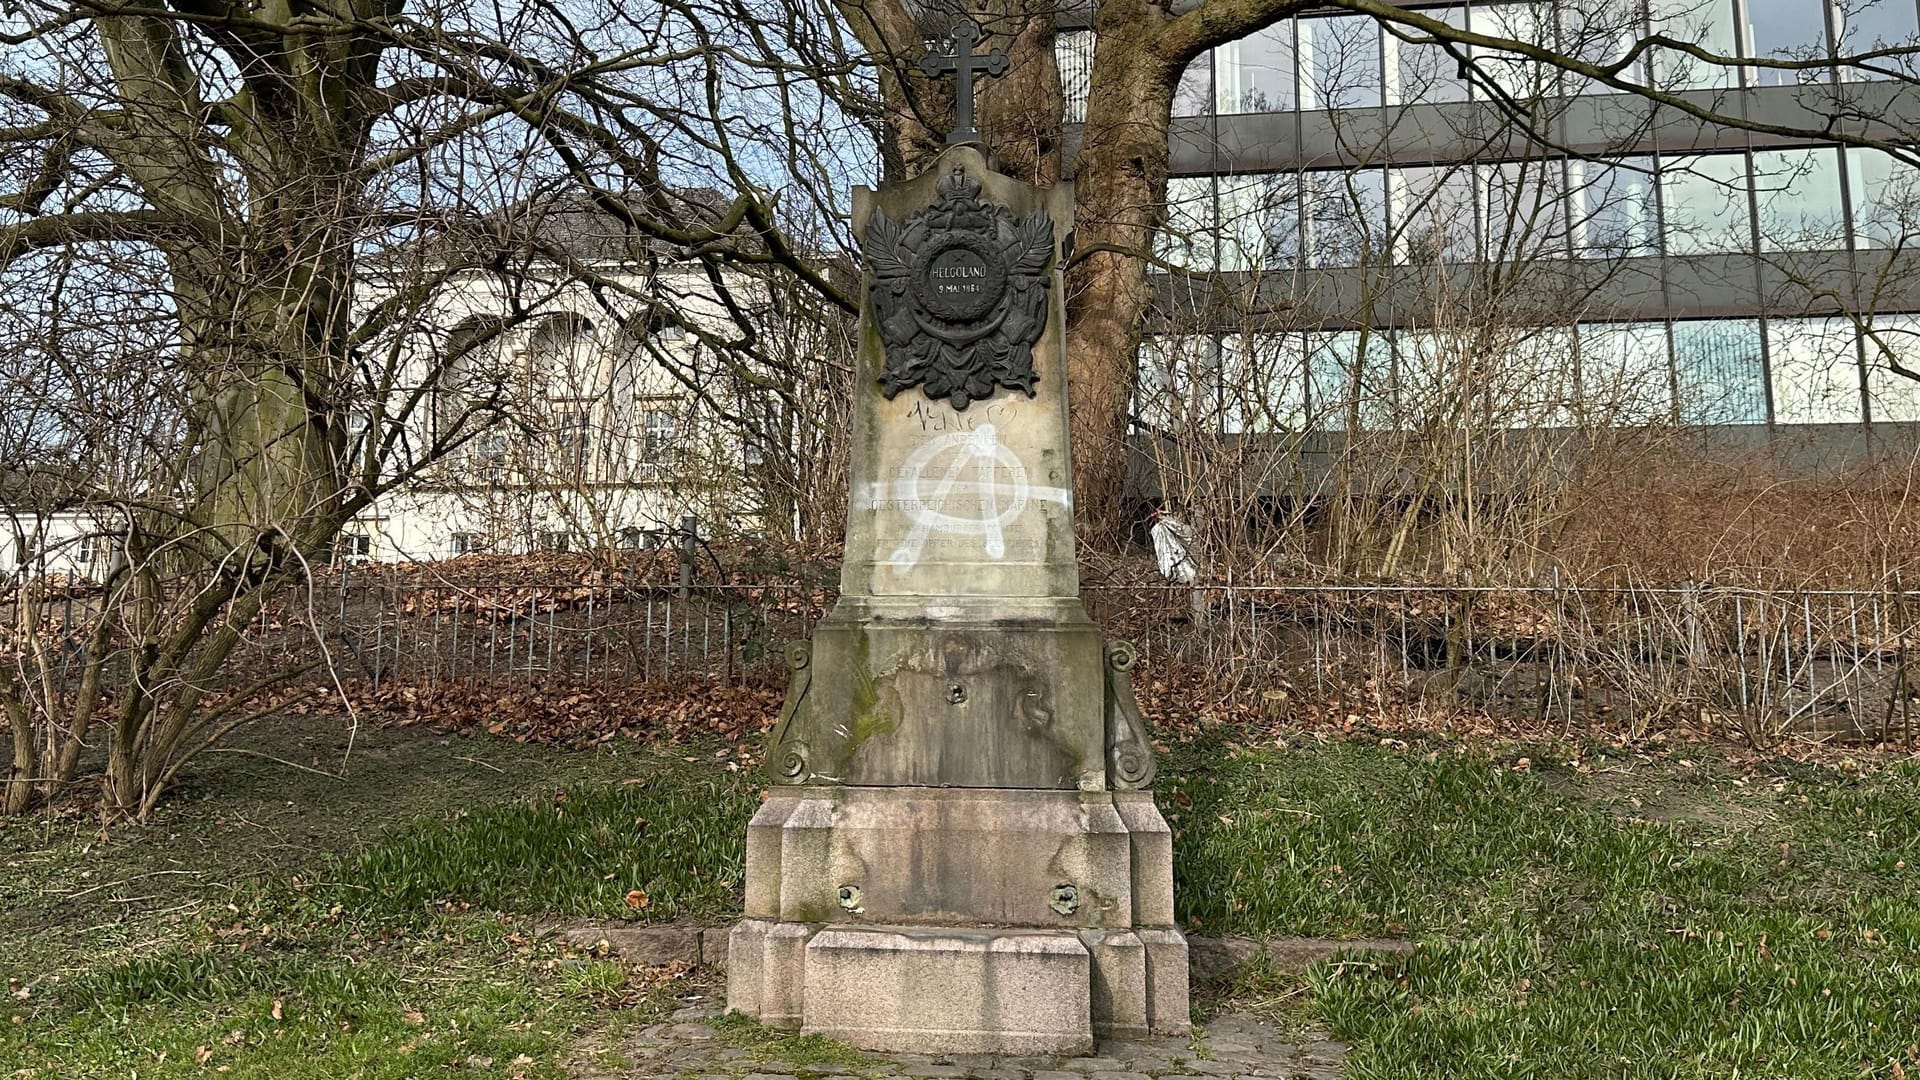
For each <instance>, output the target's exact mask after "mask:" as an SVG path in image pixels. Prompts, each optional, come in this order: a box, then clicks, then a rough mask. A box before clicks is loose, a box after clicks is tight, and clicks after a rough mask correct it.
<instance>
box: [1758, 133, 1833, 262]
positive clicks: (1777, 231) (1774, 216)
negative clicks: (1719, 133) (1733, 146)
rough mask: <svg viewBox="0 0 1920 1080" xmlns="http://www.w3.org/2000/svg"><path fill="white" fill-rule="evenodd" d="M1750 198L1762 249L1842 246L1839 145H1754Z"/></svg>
mask: <svg viewBox="0 0 1920 1080" xmlns="http://www.w3.org/2000/svg"><path fill="white" fill-rule="evenodd" d="M1753 199H1754V207H1755V212H1756V213H1757V214H1758V215H1759V216H1758V221H1759V225H1760V250H1762V251H1787V250H1820V249H1829V250H1844V249H1845V248H1846V246H1847V220H1846V215H1845V213H1844V212H1842V210H1841V205H1842V202H1843V200H1842V198H1841V192H1840V151H1839V150H1837V149H1835V148H1833V147H1815V148H1810V149H1801V150H1756V151H1754V153H1753Z"/></svg>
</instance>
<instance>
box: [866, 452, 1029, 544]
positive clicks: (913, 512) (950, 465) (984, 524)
mask: <svg viewBox="0 0 1920 1080" xmlns="http://www.w3.org/2000/svg"><path fill="white" fill-rule="evenodd" d="M942 466H944V469H942ZM930 473H932V474H935V475H938V477H939V479H937V480H934V481H933V482H932V484H931V490H929V489H928V487H929V485H928V475H929V474H930ZM1033 497H1034V489H1033V486H1032V485H1031V484H1030V483H1028V481H1027V468H1026V466H1025V465H1023V464H1021V461H1020V459H1019V457H1017V456H1016V455H1015V454H1014V452H1013V451H1012V450H1009V449H1008V448H1007V447H1006V446H1005V445H1003V444H1002V443H1001V442H1000V436H999V433H998V432H996V431H995V430H994V426H993V425H992V424H982V425H980V427H978V428H976V429H974V430H973V431H961V432H955V433H954V434H951V435H943V436H941V437H939V438H937V439H930V440H928V441H927V442H925V443H923V444H922V445H921V446H920V447H919V449H917V450H915V451H914V452H913V453H912V454H911V455H909V456H908V457H907V460H906V461H905V462H903V463H902V464H901V466H900V472H899V473H898V476H897V479H896V480H895V481H894V484H893V500H894V503H895V505H896V506H897V507H898V508H899V510H900V512H901V513H902V514H904V515H906V517H907V520H908V521H909V522H911V523H912V527H911V528H910V529H909V530H908V531H907V535H906V538H905V539H903V540H901V541H900V546H899V547H897V548H895V549H894V551H893V557H892V558H891V559H890V560H888V561H889V562H890V563H891V564H892V565H893V566H894V568H895V569H896V570H899V571H901V572H905V571H906V570H909V569H911V568H912V567H913V566H915V565H916V564H917V563H919V561H920V552H921V551H922V549H924V548H925V547H926V543H927V537H928V536H930V535H931V534H933V533H947V534H952V535H957V536H978V537H981V538H982V543H981V547H982V550H984V551H985V552H986V554H987V557H988V558H991V559H1000V558H1005V557H1006V554H1007V539H1006V528H1007V526H1008V525H1010V524H1012V522H1013V521H1014V519H1015V518H1018V517H1019V516H1020V512H1021V511H1022V510H1025V509H1026V508H1027V503H1028V502H1029V501H1031V500H1032V499H1033Z"/></svg>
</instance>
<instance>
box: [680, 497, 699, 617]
mask: <svg viewBox="0 0 1920 1080" xmlns="http://www.w3.org/2000/svg"><path fill="white" fill-rule="evenodd" d="M699 533H700V519H699V518H697V517H694V516H693V515H692V514H687V515H686V516H684V517H682V518H681V519H680V599H682V600H685V599H686V598H687V597H688V596H690V595H692V593H693V555H694V545H695V544H696V543H697V542H698V541H699Z"/></svg>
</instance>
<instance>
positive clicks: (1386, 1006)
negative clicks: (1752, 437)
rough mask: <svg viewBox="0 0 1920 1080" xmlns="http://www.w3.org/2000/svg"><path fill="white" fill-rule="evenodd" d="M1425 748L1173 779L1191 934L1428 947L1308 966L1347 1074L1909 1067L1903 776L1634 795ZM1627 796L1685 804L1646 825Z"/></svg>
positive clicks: (1913, 861)
mask: <svg viewBox="0 0 1920 1080" xmlns="http://www.w3.org/2000/svg"><path fill="white" fill-rule="evenodd" d="M1422 749H1423V748H1416V749H1415V750H1414V751H1413V752H1406V751H1397V750H1390V749H1386V748H1380V747H1369V746H1360V745H1353V744H1333V745H1327V746H1323V747H1318V748H1315V749H1313V750H1312V751H1310V752H1293V751H1263V752H1255V753H1244V752H1240V753H1234V754H1230V753H1229V752H1226V751H1223V750H1212V751H1207V750H1204V749H1202V748H1192V749H1190V750H1188V751H1186V752H1184V753H1183V754H1181V755H1178V756H1177V757H1176V759H1175V760H1174V761H1172V762H1169V766H1170V768H1168V769H1167V770H1166V772H1163V775H1169V774H1171V776H1172V777H1174V778H1175V779H1174V780H1173V782H1172V783H1171V784H1168V785H1167V791H1168V797H1167V798H1163V802H1164V803H1165V804H1166V805H1167V806H1168V809H1169V818H1170V820H1171V821H1172V823H1173V824H1174V827H1175V863H1174V865H1175V872H1176V874H1177V875H1178V877H1177V881H1176V891H1177V894H1178V895H1177V904H1178V907H1179V908H1180V910H1181V913H1182V916H1183V918H1184V919H1185V920H1186V921H1187V923H1188V925H1189V926H1190V927H1192V928H1194V929H1197V930H1199V931H1200V932H1205V933H1247V934H1254V935H1267V934H1313V935H1323V936H1324V935H1331V936H1359V935H1371V934H1394V935H1401V934H1404V935H1407V936H1410V937H1412V938H1414V939H1415V940H1416V941H1418V942H1419V943H1420V944H1419V948H1418V949H1417V950H1416V952H1415V953H1414V955H1413V956H1412V958H1411V959H1409V960H1407V961H1405V962H1404V963H1402V962H1395V961H1392V960H1387V961H1385V962H1381V963H1373V962H1368V961H1365V960H1364V959H1363V960H1361V961H1360V962H1356V963H1345V964H1338V965H1330V966H1322V967H1321V968H1318V969H1316V970H1315V971H1314V972H1313V973H1312V974H1311V976H1310V978H1309V979H1308V980H1307V983H1306V988H1307V989H1308V990H1309V991H1310V1000H1311V1002H1312V1004H1311V1006H1310V1011H1311V1013H1312V1015H1313V1016H1315V1017H1316V1018H1317V1019H1319V1020H1320V1021H1321V1022H1324V1023H1325V1024H1327V1025H1328V1026H1329V1027H1331V1029H1332V1030H1333V1031H1334V1032H1335V1034H1337V1035H1338V1036H1340V1037H1342V1038H1344V1039H1348V1040H1350V1041H1353V1042H1354V1043H1355V1044H1356V1048H1355V1050H1354V1053H1353V1055H1352V1057H1350V1058H1349V1061H1348V1069H1349V1072H1350V1074H1351V1075H1353V1076H1355V1077H1362V1078H1370V1077H1380V1078H1386V1077H1396V1078H1397V1077H1405V1076H1411V1075H1432V1076H1448V1077H1512V1076H1534V1075H1540V1076H1545V1075H1552V1076H1555V1077H1574V1078H1580V1077H1593V1078H1600V1077H1609V1078H1613V1077H1646V1078H1649V1080H1651V1078H1654V1077H1661V1078H1666V1077H1735V1076H1767V1077H1806V1078H1809V1080H1811V1078H1822V1080H1825V1078H1830V1077H1840V1076H1884V1075H1888V1074H1889V1070H1890V1064H1889V1063H1890V1062H1892V1061H1894V1060H1899V1059H1904V1060H1906V1061H1907V1062H1908V1066H1909V1068H1911V1067H1912V1066H1913V1065H1917V1064H1920V1061H1915V1060H1913V1058H1914V1057H1916V1056H1920V1055H1916V1054H1915V1053H1914V1052H1913V1051H1912V1050H1911V1049H1910V1048H1911V1046H1912V1044H1913V1042H1914V1039H1915V1036H1916V1033H1920V840H1917V833H1920V772H1917V771H1916V770H1915V769H1914V768H1913V767H1911V766H1907V767H1899V768H1892V769H1888V770H1885V771H1884V772H1882V773H1881V774H1879V775H1877V776H1874V777H1870V778H1860V777H1856V776H1850V775H1845V774H1841V773H1838V772H1826V771H1808V770H1805V769H1800V768H1795V769H1792V770H1783V771H1782V772H1780V773H1779V774H1777V775H1774V774H1754V775H1746V776H1737V775H1731V774H1728V773H1726V772H1724V771H1716V770H1715V769H1713V768H1712V767H1710V766H1702V765H1699V764H1696V763H1692V762H1688V763H1686V764H1684V765H1681V764H1678V763H1675V762H1671V761H1653V762H1642V763H1638V764H1636V766H1635V770H1634V774H1633V775H1632V776H1631V778H1630V782H1629V783H1628V784H1626V785H1624V786H1625V787H1627V788H1628V789H1629V790H1631V791H1632V792H1633V794H1632V795H1630V796H1626V797H1622V796H1621V795H1620V792H1619V790H1617V788H1618V787H1619V786H1621V785H1616V784H1615V783H1614V782H1613V779H1614V778H1613V776H1611V775H1610V774H1609V773H1608V771H1607V769H1608V766H1606V765H1605V764H1604V763H1602V764H1601V766H1600V767H1599V768H1598V769H1596V768H1595V767H1594V766H1593V765H1592V764H1591V763H1585V762H1583V763H1582V767H1581V768H1579V769H1565V768H1562V769H1559V770H1554V771H1546V772H1542V771H1540V770H1538V769H1531V768H1530V769H1526V770H1520V769H1516V768H1513V767H1511V765H1510V762H1511V761H1512V758H1513V757H1514V756H1518V752H1517V751H1516V752H1515V754H1514V755H1510V756H1508V757H1507V758H1506V759H1505V760H1502V759H1499V758H1491V757H1488V756H1486V755H1485V754H1480V753H1473V752H1468V751H1465V750H1461V749H1458V748H1441V749H1438V750H1436V751H1434V752H1432V753H1424V754H1423V753H1422V752H1421V750H1422ZM1534 753H1535V757H1536V759H1538V760H1552V758H1549V757H1547V756H1546V753H1545V752H1542V751H1535V752H1534ZM1616 767H1623V766H1618V765H1617V766H1616ZM1623 775H1624V774H1623ZM1635 800H1637V801H1639V802H1640V803H1641V805H1642V806H1643V807H1645V806H1648V805H1651V804H1653V803H1654V802H1656V801H1657V802H1658V804H1659V805H1660V806H1662V807H1664V808H1667V809H1668V810H1670V809H1671V808H1672V807H1675V806H1684V807H1688V808H1691V811H1690V812H1688V813H1685V814H1671V813H1665V812H1663V813H1662V814H1661V815H1660V818H1661V819H1660V820H1653V819H1650V818H1645V817H1639V816H1636V815H1634V814H1633V813H1632V805H1633V801H1635ZM1623 807H1625V808H1626V810H1625V812H1623V809H1622V808H1623ZM1261 993H1265V994H1268V995H1269V996H1271V995H1273V994H1275V993H1279V994H1282V995H1286V993H1287V991H1286V988H1285V987H1284V986H1282V987H1274V986H1271V985H1270V986H1267V987H1265V988H1255V990H1254V991H1252V992H1250V994H1249V995H1248V996H1249V998H1250V999H1255V1000H1257V999H1258V997H1259V995H1260V994H1261ZM1284 1000H1286V1001H1288V1002H1291V1001H1293V1000H1295V999H1294V998H1293V997H1291V996H1285V997H1284Z"/></svg>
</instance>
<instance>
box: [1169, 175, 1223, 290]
mask: <svg viewBox="0 0 1920 1080" xmlns="http://www.w3.org/2000/svg"><path fill="white" fill-rule="evenodd" d="M1217 224H1218V218H1217V217H1216V215H1215V213H1214V203H1213V180H1212V178H1210V177H1205V176H1178V177H1174V178H1173V179H1171V180H1168V181H1167V223H1166V225H1165V227H1163V228H1162V229H1161V230H1160V235H1159V237H1158V238H1157V239H1156V240H1155V242H1154V248H1155V253H1156V254H1157V255H1158V256H1159V257H1160V258H1161V259H1162V260H1163V261H1165V262H1167V263H1170V264H1172V265H1173V266H1177V267H1180V268H1182V269H1186V270H1196V271H1202V272H1204V271H1208V270H1212V269H1213V268H1214V262H1215V261H1216V260H1215V256H1214V241H1215V239H1216V238H1217V236H1216V234H1217V232H1218V230H1217V228H1216V225H1217Z"/></svg>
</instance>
